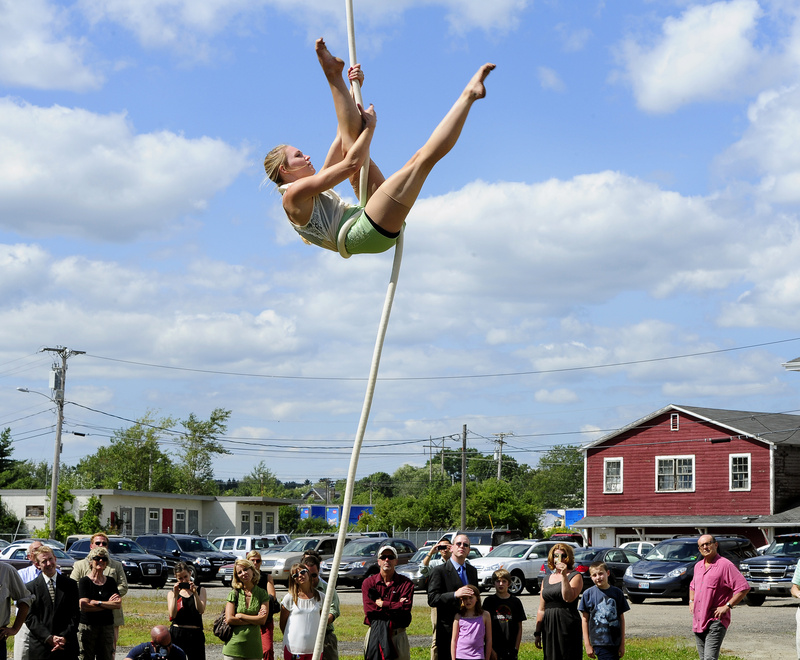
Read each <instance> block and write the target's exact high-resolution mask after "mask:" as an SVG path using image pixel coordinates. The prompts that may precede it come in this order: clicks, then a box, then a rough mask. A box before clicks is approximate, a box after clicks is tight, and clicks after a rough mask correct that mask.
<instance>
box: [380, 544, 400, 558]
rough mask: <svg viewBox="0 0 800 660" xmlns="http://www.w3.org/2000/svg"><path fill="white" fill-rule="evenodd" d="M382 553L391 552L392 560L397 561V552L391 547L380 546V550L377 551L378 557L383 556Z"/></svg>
mask: <svg viewBox="0 0 800 660" xmlns="http://www.w3.org/2000/svg"><path fill="white" fill-rule="evenodd" d="M384 552H391V553H392V554H393V555H394V558H395V559H397V550H396V549H395V548H393V547H392V546H391V545H382V546H381V549H380V550H378V557H380V556H381V555H383V553H384Z"/></svg>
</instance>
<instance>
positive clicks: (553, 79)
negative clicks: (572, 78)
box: [536, 66, 566, 92]
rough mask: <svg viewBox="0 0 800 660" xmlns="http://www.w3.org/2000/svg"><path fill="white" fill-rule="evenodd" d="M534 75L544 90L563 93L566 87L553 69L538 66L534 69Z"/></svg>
mask: <svg viewBox="0 0 800 660" xmlns="http://www.w3.org/2000/svg"><path fill="white" fill-rule="evenodd" d="M536 73H537V75H538V77H539V84H540V85H541V86H542V87H543V88H544V89H552V90H553V91H554V92H563V91H564V90H566V85H565V84H564V82H563V81H562V80H561V78H560V77H559V75H558V74H557V73H556V72H555V71H554V70H553V69H551V68H549V67H546V66H540V67H538V68H537V69H536Z"/></svg>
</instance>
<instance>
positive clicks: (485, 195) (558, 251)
mask: <svg viewBox="0 0 800 660" xmlns="http://www.w3.org/2000/svg"><path fill="white" fill-rule="evenodd" d="M354 7H355V17H356V40H357V46H358V59H359V60H360V61H361V63H362V65H363V68H364V70H365V72H366V76H367V78H366V83H365V86H364V98H365V101H366V102H368V103H374V104H375V108H376V112H377V116H378V127H377V131H376V136H375V139H374V140H373V143H372V156H373V158H374V159H375V160H376V161H377V162H378V163H379V164H380V165H381V168H382V169H383V171H384V172H385V173H386V172H392V171H394V170H396V169H397V168H399V167H400V166H401V165H402V164H403V163H404V162H405V161H406V160H407V159H408V158H409V157H410V156H411V154H412V153H413V151H414V150H415V149H416V148H417V147H418V146H419V145H421V144H422V142H423V141H424V140H425V138H426V137H427V135H428V134H429V132H430V131H431V130H432V128H433V127H434V126H435V125H436V123H437V122H438V120H439V119H440V118H441V116H442V115H443V114H444V112H445V111H446V110H447V109H448V108H449V106H450V104H451V103H452V102H453V100H454V99H455V97H456V96H457V94H458V93H459V92H460V90H461V89H462V87H463V85H464V84H465V83H466V81H467V80H468V79H469V77H470V76H471V75H472V73H473V72H474V70H475V69H476V68H477V67H478V66H479V65H480V64H482V63H483V62H486V61H491V62H494V63H495V64H496V65H497V69H496V70H495V71H494V72H493V73H492V74H491V76H490V77H489V79H488V81H487V88H488V95H487V98H486V99H485V100H482V101H480V102H479V103H477V104H476V105H475V106H474V108H473V111H472V113H471V115H470V117H469V121H468V122H467V125H466V127H465V130H464V133H463V135H462V138H461V140H460V142H459V144H458V145H457V146H456V148H455V149H454V150H453V152H452V153H451V154H450V155H449V156H448V157H447V158H446V159H445V160H444V161H443V162H441V163H440V164H439V165H438V166H437V168H436V169H435V170H434V172H433V174H432V175H431V177H430V178H429V180H428V182H427V184H426V186H425V188H424V190H423V194H422V197H421V198H420V200H419V201H418V203H417V205H416V206H415V208H414V210H413V211H412V213H411V215H410V216H409V218H408V227H407V231H406V235H405V253H404V259H403V264H402V270H401V274H400V280H399V285H398V290H397V296H396V299H395V304H394V309H393V313H392V318H391V321H390V325H389V331H388V334H387V338H386V344H385V348H384V353H383V361H382V366H381V374H380V375H381V378H382V380H381V381H380V382H379V383H378V386H377V389H376V394H375V400H374V403H373V407H372V415H371V421H370V424H369V426H368V429H367V433H366V438H365V447H364V452H363V455H362V458H361V461H360V463H359V476H365V475H367V474H370V473H372V472H375V471H378V470H385V471H387V472H392V471H393V470H394V469H396V468H397V467H398V466H399V465H401V464H402V463H404V462H410V463H412V464H415V465H421V464H423V463H424V461H425V449H426V447H427V445H428V438H429V437H434V438H436V437H440V436H449V435H452V434H459V433H460V432H461V429H462V426H463V425H464V424H467V426H468V429H469V444H470V446H473V447H476V448H477V449H479V450H481V451H487V452H488V451H491V448H492V446H493V445H492V443H491V439H492V436H493V434H496V433H509V432H512V433H513V434H514V437H513V438H509V439H508V444H507V445H506V447H505V451H506V452H507V453H508V454H510V455H512V456H514V457H515V458H516V459H517V460H519V461H521V462H524V463H529V464H531V465H533V464H535V463H536V460H537V459H538V457H539V455H540V454H541V452H542V451H543V450H546V449H548V448H550V447H552V446H553V445H555V444H560V443H564V442H588V441H590V440H592V439H594V438H596V437H597V433H598V432H603V431H607V430H609V429H614V428H618V427H620V426H623V425H625V424H627V423H629V422H631V421H633V420H635V419H637V418H638V417H640V416H642V415H645V414H647V413H649V412H651V411H653V410H656V409H658V408H661V407H662V406H664V405H667V404H669V403H676V404H685V405H693V406H709V407H720V408H731V409H740V410H755V411H766V412H787V411H795V410H798V409H800V381H798V378H800V376H798V374H796V373H789V372H786V371H785V370H784V369H783V368H782V367H781V364H782V363H783V362H785V361H787V360H790V359H792V358H794V357H797V356H798V355H800V312H799V311H798V310H800V304H798V303H799V302H800V267H799V266H798V260H797V254H798V248H800V231H799V230H800V223H799V222H798V204H800V185H798V183H799V182H800V156H798V154H800V87H799V86H798V83H799V82H800V20H799V19H800V2H797V1H789V0H775V1H772V2H769V1H766V0H762V1H761V2H757V1H756V0H730V1H728V2H713V3H702V2H701V3H691V2H682V1H677V0H676V1H662V0H652V1H649V2H647V1H645V2H635V1H631V2H624V3H623V2H608V3H606V2H591V1H588V0H587V2H580V3H578V2H566V1H556V0H551V1H545V0H540V1H529V0H495V2H492V3H487V2H485V0H393V1H392V2H377V3H376V2H365V1H360V0H356V2H355V4H354ZM318 36H324V37H325V38H326V41H327V42H328V44H329V46H330V48H331V50H332V51H333V52H334V53H338V54H341V55H342V56H343V57H345V58H346V53H347V37H346V32H345V5H344V2H338V1H337V2H330V1H328V0H255V1H253V0H249V1H248V2H243V1H241V0H149V1H148V2H142V1H141V0H78V1H77V2H50V1H48V0H26V1H25V2H19V1H17V2H4V3H0V269H2V271H1V272H2V277H0V338H1V339H0V426H3V427H6V426H8V427H11V429H12V433H13V437H14V440H15V448H16V456H17V457H18V458H42V457H47V458H49V457H50V456H51V453H52V449H51V447H52V441H53V431H52V426H53V424H54V414H53V412H52V406H50V404H49V402H48V401H47V400H45V399H44V398H42V397H38V396H35V395H31V394H22V393H20V392H17V391H16V389H15V388H16V387H28V388H31V389H36V390H39V391H41V392H44V393H48V390H47V378H48V372H49V368H50V364H51V362H52V356H51V355H50V354H48V353H42V352H40V349H41V348H43V347H48V346H57V345H60V346H67V347H69V348H71V349H77V350H82V351H85V352H86V355H81V356H76V357H74V358H72V359H71V360H70V363H69V371H68V378H67V400H68V404H67V406H66V425H65V432H66V435H65V437H64V453H63V457H62V460H63V461H64V462H66V463H69V464H74V463H75V462H77V461H78V460H79V459H80V457H82V456H84V455H86V454H88V453H91V452H93V451H94V450H95V449H96V447H97V446H98V445H100V444H102V443H104V442H107V441H108V437H109V435H110V434H111V432H112V431H113V429H115V428H120V427H122V426H127V425H128V423H127V422H126V421H125V420H131V419H136V418H138V417H140V416H142V415H143V414H145V413H146V412H147V411H148V410H151V411H154V412H155V413H156V414H157V415H161V416H174V417H177V418H183V419H185V418H186V417H188V415H189V413H191V412H194V413H195V414H196V415H197V416H198V417H201V418H203V417H207V416H208V414H209V413H210V411H211V410H212V409H213V408H215V407H223V408H227V409H230V410H232V411H233V414H232V417H231V420H230V425H229V432H228V437H227V438H226V439H225V443H226V445H227V446H228V447H229V448H230V449H231V450H232V451H233V452H234V453H233V454H232V455H231V456H228V457H225V458H223V459H221V460H219V461H218V462H217V464H216V469H217V476H219V477H221V478H235V477H237V476H242V475H243V474H245V473H247V472H249V471H250V469H251V468H252V466H253V465H254V464H255V463H257V462H258V461H259V460H264V461H265V462H266V463H267V465H268V466H269V467H270V468H271V469H272V470H273V471H274V472H275V473H276V475H277V476H278V477H279V478H281V479H284V480H295V479H305V478H311V479H316V478H320V477H334V478H336V477H342V476H344V475H345V474H346V471H347V465H348V460H349V455H350V452H349V450H348V449H347V447H348V446H349V445H351V444H352V439H353V437H354V435H355V432H356V428H357V424H358V417H359V414H360V411H361V405H362V401H363V395H364V389H365V379H366V376H367V374H368V369H369V362H370V359H371V355H372V347H373V343H374V339H375V334H376V330H377V324H378V320H379V317H380V310H381V306H382V303H383V297H384V294H385V291H386V285H387V282H388V278H389V274H390V270H391V262H392V254H391V253H387V254H384V255H379V256H357V257H354V258H352V259H350V260H343V259H341V258H340V257H338V256H337V255H336V254H334V253H329V252H325V251H323V250H320V249H318V248H311V247H309V246H306V245H304V244H303V243H302V242H301V241H300V240H299V239H298V237H297V236H296V234H294V232H293V231H292V229H291V228H290V227H289V225H288V222H287V221H286V219H285V216H284V215H283V212H282V209H281V207H280V201H279V196H278V194H277V193H276V192H275V191H274V189H273V187H272V186H271V185H265V186H262V185H261V181H262V178H263V170H262V167H261V161H262V159H263V156H264V154H265V153H266V152H267V151H268V150H269V149H270V148H271V147H272V146H273V145H274V144H277V143H281V142H288V143H290V144H293V145H295V146H298V147H300V148H301V149H303V150H304V151H306V152H307V153H309V154H311V155H312V157H313V159H314V162H316V163H317V165H319V164H320V163H321V161H322V160H323V158H324V154H325V152H326V150H327V147H328V145H329V143H330V140H331V139H332V137H333V133H334V131H335V120H334V116H333V111H332V107H331V102H330V98H329V94H328V90H327V86H326V84H325V81H324V78H323V77H322V75H321V73H320V71H319V67H318V65H317V62H316V58H315V55H314V51H313V44H314V39H315V38H316V37H318ZM340 192H342V194H344V195H349V196H352V193H351V192H350V191H348V190H347V189H346V188H344V187H342V188H341V190H340ZM731 349H740V350H731ZM673 356H693V357H683V358H680V359H671V360H663V359H661V358H667V357H673ZM608 365H618V366H608ZM598 366H600V367H602V368H591V369H590V368H587V367H598ZM73 404H77V405H73ZM71 431H79V432H82V433H87V435H86V436H83V437H77V436H73V435H71V434H70V432H71ZM456 446H457V445H456V443H455V442H453V443H452V447H453V449H455V448H456ZM167 449H170V450H171V449H172V448H171V447H169V446H167Z"/></svg>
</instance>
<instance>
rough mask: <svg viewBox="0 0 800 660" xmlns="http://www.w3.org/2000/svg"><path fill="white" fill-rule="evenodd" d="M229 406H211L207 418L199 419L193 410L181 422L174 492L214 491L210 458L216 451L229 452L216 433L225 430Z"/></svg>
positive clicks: (215, 491)
mask: <svg viewBox="0 0 800 660" xmlns="http://www.w3.org/2000/svg"><path fill="white" fill-rule="evenodd" d="M230 416H231V411H230V410H223V409H222V408H215V409H214V410H213V411H212V412H211V416H210V417H209V418H208V420H199V419H197V417H195V415H194V413H191V414H190V415H189V419H186V420H184V421H182V422H181V425H182V426H183V427H184V429H185V432H184V433H183V434H181V436H180V437H179V438H178V439H177V440H176V442H177V444H178V446H179V447H180V452H179V461H178V464H177V468H176V482H177V485H178V492H180V493H185V494H186V495H216V494H217V491H218V489H217V485H216V483H215V482H214V468H213V466H212V461H213V460H214V457H215V456H217V455H220V454H230V452H229V451H228V450H227V449H225V447H223V446H222V443H221V442H220V441H219V439H218V438H219V436H221V435H224V434H225V432H226V431H227V430H228V426H227V424H226V422H227V421H228V418H229V417H230Z"/></svg>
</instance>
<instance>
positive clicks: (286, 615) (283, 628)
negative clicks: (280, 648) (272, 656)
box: [278, 605, 291, 633]
mask: <svg viewBox="0 0 800 660" xmlns="http://www.w3.org/2000/svg"><path fill="white" fill-rule="evenodd" d="M290 614H291V612H290V611H289V610H287V609H286V608H285V607H284V606H283V605H281V618H280V621H279V622H278V625H279V626H280V628H281V632H282V633H283V632H286V622H287V621H288V620H289V615H290Z"/></svg>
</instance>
